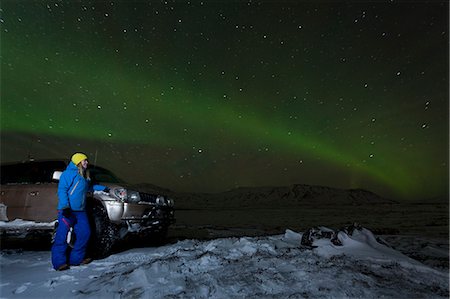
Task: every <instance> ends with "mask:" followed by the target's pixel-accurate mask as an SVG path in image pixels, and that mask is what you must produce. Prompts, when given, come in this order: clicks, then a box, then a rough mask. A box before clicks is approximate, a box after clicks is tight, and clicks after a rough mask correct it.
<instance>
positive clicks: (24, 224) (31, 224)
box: [0, 219, 56, 230]
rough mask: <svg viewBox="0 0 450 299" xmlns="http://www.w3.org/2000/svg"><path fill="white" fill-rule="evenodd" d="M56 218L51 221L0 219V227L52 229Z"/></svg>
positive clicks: (7, 228) (6, 228)
mask: <svg viewBox="0 0 450 299" xmlns="http://www.w3.org/2000/svg"><path fill="white" fill-rule="evenodd" d="M55 223H56V220H55V221H53V222H35V221H28V220H22V219H14V220H13V221H0V229H5V230H13V229H28V230H30V229H53V228H54V227H55Z"/></svg>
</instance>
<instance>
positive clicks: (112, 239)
mask: <svg viewBox="0 0 450 299" xmlns="http://www.w3.org/2000/svg"><path fill="white" fill-rule="evenodd" d="M88 213H89V216H90V218H91V219H90V220H91V221H90V222H91V238H90V241H89V247H88V255H89V257H92V258H104V257H107V256H108V255H110V254H111V252H112V249H113V247H114V245H115V244H116V242H117V240H118V233H119V230H118V227H117V225H115V224H113V223H111V222H110V221H109V218H108V214H107V212H106V210H105V208H103V206H100V205H93V206H92V207H91V208H90V211H89V212H88Z"/></svg>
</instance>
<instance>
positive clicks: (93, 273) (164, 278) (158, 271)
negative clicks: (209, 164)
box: [0, 228, 449, 298]
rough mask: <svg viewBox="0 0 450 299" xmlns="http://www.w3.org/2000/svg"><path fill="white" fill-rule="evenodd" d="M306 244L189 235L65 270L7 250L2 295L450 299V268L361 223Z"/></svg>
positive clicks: (43, 258)
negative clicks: (414, 255)
mask: <svg viewBox="0 0 450 299" xmlns="http://www.w3.org/2000/svg"><path fill="white" fill-rule="evenodd" d="M338 238H339V240H340V242H341V243H342V245H340V246H336V245H334V244H333V243H332V242H330V239H327V238H321V239H315V240H313V245H314V246H315V247H314V248H312V249H308V248H305V247H304V246H302V245H301V244H300V241H301V239H302V233H297V232H294V231H291V230H286V233H285V234H284V235H275V236H269V237H253V238H223V239H215V240H209V241H198V240H184V241H179V242H178V243H176V244H171V245H166V246H161V247H154V248H139V249H132V250H128V251H125V252H121V253H118V254H114V255H111V256H109V257H108V258H105V259H102V260H96V261H94V262H92V263H91V264H89V265H85V266H78V267H72V268H71V269H69V270H67V271H64V272H57V271H54V270H53V269H52V268H51V264H50V252H48V251H44V252H42V251H40V252H39V251H35V252H30V251H25V252H21V251H11V250H4V251H2V252H1V256H0V262H1V284H0V297H1V298H68V297H83V298H288V297H290V298H317V297H321V298H323V297H327V298H331V297H332V298H354V297H360V298H379V297H384V298H418V297H419V298H439V297H442V298H448V292H449V287H448V286H449V275H448V272H447V271H440V270H437V269H433V268H430V267H428V266H425V265H424V264H421V263H420V262H418V261H416V260H413V259H411V258H409V257H407V256H405V255H403V254H401V253H400V252H398V251H395V250H394V249H392V248H389V247H387V246H385V245H383V244H381V243H379V242H377V240H376V238H375V237H374V235H373V234H372V233H371V232H370V231H369V230H367V229H365V228H361V229H358V230H355V231H353V233H352V234H347V233H346V232H344V231H340V232H339V233H338Z"/></svg>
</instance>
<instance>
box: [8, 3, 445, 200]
mask: <svg viewBox="0 0 450 299" xmlns="http://www.w3.org/2000/svg"><path fill="white" fill-rule="evenodd" d="M448 12H449V11H448V2H445V1H429V2H420V3H415V2H402V1H399V2H397V1H375V2H352V3H347V2H320V1H319V2H314V1H311V2H304V1H300V2H295V1H277V2H275V1H202V2H201V1H191V2H183V1H14V0H6V1H5V0H4V1H2V3H1V20H0V21H1V23H0V26H1V138H2V139H1V141H2V142H1V159H2V162H5V161H18V160H24V159H26V158H27V157H28V156H29V155H31V156H33V157H34V158H36V159H50V158H68V157H70V155H71V154H72V153H74V152H76V151H82V152H85V153H86V154H88V156H89V157H90V159H91V162H93V161H94V159H95V160H96V162H97V164H99V165H101V166H104V167H107V168H109V169H111V170H112V171H114V172H115V173H117V174H118V175H119V176H120V177H122V178H124V179H125V180H127V181H135V182H148V183H153V184H156V185H159V186H162V187H166V188H169V189H172V190H174V191H195V192H218V191H224V190H227V189H230V188H234V187H238V186H279V185H289V184H296V183H298V184H312V185H323V186H331V187H339V188H363V189H367V190H370V191H373V192H376V193H378V194H380V195H382V196H386V197H391V198H395V199H405V200H414V199H425V198H433V197H437V196H441V197H442V196H448V179H449V176H448V161H449V158H448V144H449V130H448V126H449V118H448V113H449V106H448V102H449V97H448V91H449V86H448V80H449V76H448V62H449V61H448V41H449V39H448ZM94 157H95V158H94Z"/></svg>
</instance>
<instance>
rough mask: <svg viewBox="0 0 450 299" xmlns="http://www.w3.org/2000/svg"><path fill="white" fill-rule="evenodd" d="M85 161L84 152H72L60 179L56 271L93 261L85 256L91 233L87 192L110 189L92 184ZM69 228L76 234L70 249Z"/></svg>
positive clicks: (54, 256) (54, 264) (55, 248)
mask: <svg viewBox="0 0 450 299" xmlns="http://www.w3.org/2000/svg"><path fill="white" fill-rule="evenodd" d="M88 163H89V162H88V158H87V156H86V155H85V154H83V153H76V154H74V155H73V156H72V158H71V161H70V163H69V165H68V166H67V168H66V170H65V171H64V172H63V173H62V174H61V177H60V179H59V184H58V207H57V209H58V223H59V225H58V227H57V229H56V235H55V239H54V243H53V246H52V265H53V268H54V269H55V270H57V271H62V270H67V269H69V268H70V266H77V265H81V264H88V263H89V262H91V261H92V259H90V258H86V256H85V255H86V248H87V244H88V241H89V237H90V235H91V229H90V226H89V220H88V217H87V213H86V193H87V192H89V191H94V190H95V191H105V192H108V191H109V189H108V187H105V186H102V185H92V184H91V180H90V177H89V172H88V170H87V167H88ZM71 228H73V232H74V234H75V236H76V238H75V243H74V244H73V248H69V246H68V244H67V235H68V233H69V230H70V229H71Z"/></svg>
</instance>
